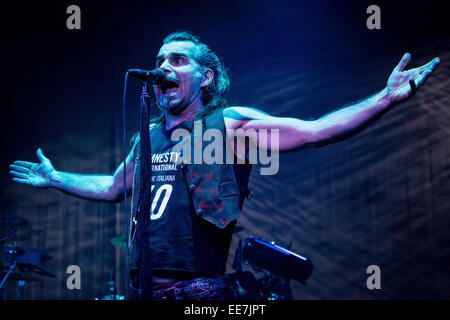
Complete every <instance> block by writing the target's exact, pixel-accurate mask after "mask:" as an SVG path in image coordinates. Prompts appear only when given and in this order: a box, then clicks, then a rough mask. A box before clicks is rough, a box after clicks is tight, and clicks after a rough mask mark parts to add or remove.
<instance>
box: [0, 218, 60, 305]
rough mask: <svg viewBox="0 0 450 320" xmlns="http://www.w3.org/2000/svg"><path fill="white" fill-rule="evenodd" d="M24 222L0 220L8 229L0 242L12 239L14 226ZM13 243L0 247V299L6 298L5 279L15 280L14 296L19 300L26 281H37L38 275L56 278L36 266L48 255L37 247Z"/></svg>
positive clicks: (25, 221) (45, 259) (48, 257)
mask: <svg viewBox="0 0 450 320" xmlns="http://www.w3.org/2000/svg"><path fill="white" fill-rule="evenodd" d="M26 224H27V220H25V219H18V218H14V219H2V220H0V226H1V227H2V228H4V229H9V234H8V235H6V236H4V237H2V238H1V239H0V243H6V242H7V240H10V241H11V240H13V238H14V236H15V228H16V227H18V226H24V225H26ZM13 243H14V244H12V245H11V244H7V245H6V244H5V245H3V246H2V247H0V300H5V299H6V281H15V282H17V290H16V298H17V299H18V300H20V299H21V298H22V289H23V287H24V286H25V284H26V283H27V282H34V281H39V280H40V277H38V276H45V277H51V278H56V275H54V274H53V273H51V272H49V271H46V270H45V269H43V268H42V267H40V266H38V264H41V263H43V262H45V261H48V260H50V259H51V258H52V257H51V256H50V255H48V254H47V253H45V252H44V251H42V250H39V249H35V248H29V247H23V246H17V243H16V241H14V242H13Z"/></svg>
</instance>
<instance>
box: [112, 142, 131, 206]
mask: <svg viewBox="0 0 450 320" xmlns="http://www.w3.org/2000/svg"><path fill="white" fill-rule="evenodd" d="M135 149H136V143H135V144H134V146H133V148H132V150H131V151H130V153H129V154H128V156H127V158H126V160H125V164H126V166H125V168H126V169H125V170H124V165H123V161H122V162H121V163H120V165H119V166H118V168H117V169H116V171H115V172H114V175H113V182H112V185H111V187H110V190H109V193H111V196H112V197H113V198H117V199H123V188H124V180H123V178H124V173H125V172H126V190H127V192H128V191H130V190H131V189H132V187H133V178H134V169H135V162H134V152H135Z"/></svg>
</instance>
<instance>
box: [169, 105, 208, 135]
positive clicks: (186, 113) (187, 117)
mask: <svg viewBox="0 0 450 320" xmlns="http://www.w3.org/2000/svg"><path fill="white" fill-rule="evenodd" d="M202 109H203V104H202V103H201V102H198V103H194V104H190V105H189V106H188V107H187V108H186V109H184V110H183V111H182V112H181V113H180V114H177V115H173V114H170V113H168V112H165V113H164V116H165V120H166V130H170V129H172V128H173V127H175V126H177V125H179V124H180V123H182V122H185V121H193V120H194V117H195V115H196V114H197V113H199V112H200V111H202Z"/></svg>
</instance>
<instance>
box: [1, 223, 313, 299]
mask: <svg viewBox="0 0 450 320" xmlns="http://www.w3.org/2000/svg"><path fill="white" fill-rule="evenodd" d="M26 224H27V221H26V220H25V219H3V220H0V226H2V227H6V228H9V229H10V233H9V235H7V236H5V237H3V238H0V245H1V243H6V242H7V240H12V239H13V237H14V235H15V227H18V226H23V225H26ZM242 230H244V228H242V227H240V226H236V228H235V233H237V232H240V231H242ZM13 243H14V244H13V245H3V246H2V247H0V300H4V299H6V285H5V283H6V281H15V282H17V289H16V297H17V299H21V297H22V288H23V287H24V285H25V284H26V283H27V282H34V281H39V280H40V277H39V276H45V277H51V278H56V275H54V274H53V273H51V272H49V271H46V270H45V269H43V268H42V267H40V266H38V265H39V264H41V263H43V262H45V261H48V260H50V259H51V258H52V257H51V256H50V255H48V254H47V253H45V252H44V251H42V250H40V249H36V248H29V247H23V246H17V244H16V241H14V242H13ZM110 243H111V244H112V245H114V246H116V247H118V248H122V249H126V246H127V244H126V236H125V235H124V234H122V235H119V236H117V237H114V238H112V239H110ZM243 265H247V266H248V267H249V268H250V270H248V269H249V268H247V269H246V270H244V268H243ZM232 267H233V269H234V270H235V272H234V273H231V274H227V275H226V276H227V277H228V279H229V280H231V281H230V282H229V283H230V286H231V288H230V289H232V290H233V291H234V292H236V294H235V295H234V296H235V297H240V299H244V300H290V299H292V293H291V289H290V280H292V279H293V280H296V281H298V282H300V283H301V284H303V285H305V284H306V280H307V279H308V278H309V277H310V275H311V273H312V262H311V260H309V259H308V258H306V257H304V256H301V255H300V254H298V253H295V252H293V251H290V250H289V249H287V248H284V247H282V246H280V245H278V244H276V243H275V242H268V241H265V240H264V239H259V238H256V237H253V236H252V237H249V238H246V239H245V240H240V241H239V245H238V248H237V249H236V252H235V255H234V261H233V266H232ZM261 274H262V276H261ZM108 287H109V292H108V293H107V294H106V295H105V296H104V297H102V298H95V300H124V299H125V298H124V296H121V295H118V294H117V284H116V282H115V280H114V273H113V272H112V271H111V276H110V281H109V282H108Z"/></svg>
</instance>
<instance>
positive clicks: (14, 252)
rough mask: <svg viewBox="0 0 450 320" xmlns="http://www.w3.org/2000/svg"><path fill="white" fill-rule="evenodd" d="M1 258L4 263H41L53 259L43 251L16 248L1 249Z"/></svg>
mask: <svg viewBox="0 0 450 320" xmlns="http://www.w3.org/2000/svg"><path fill="white" fill-rule="evenodd" d="M0 257H1V259H2V260H3V261H6V262H8V263H14V262H16V263H39V262H44V261H47V260H50V259H51V258H52V256H50V255H48V254H46V253H45V252H44V251H42V250H39V249H35V248H28V247H16V246H6V247H3V248H1V249H0Z"/></svg>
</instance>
